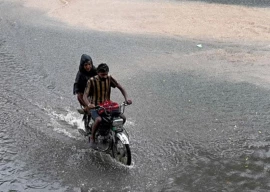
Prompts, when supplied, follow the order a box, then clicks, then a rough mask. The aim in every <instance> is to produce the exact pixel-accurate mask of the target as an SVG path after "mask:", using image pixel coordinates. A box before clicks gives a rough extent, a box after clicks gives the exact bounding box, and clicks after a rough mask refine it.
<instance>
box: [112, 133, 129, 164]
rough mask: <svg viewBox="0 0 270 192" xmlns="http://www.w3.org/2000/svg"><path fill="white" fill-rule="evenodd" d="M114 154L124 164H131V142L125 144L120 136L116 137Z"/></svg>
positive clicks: (113, 148)
mask: <svg viewBox="0 0 270 192" xmlns="http://www.w3.org/2000/svg"><path fill="white" fill-rule="evenodd" d="M112 156H113V158H115V159H116V160H117V161H119V162H120V163H122V164H124V165H130V164H131V152H130V147H129V144H123V143H122V141H121V140H120V139H119V138H116V141H115V143H114V144H113V147H112Z"/></svg>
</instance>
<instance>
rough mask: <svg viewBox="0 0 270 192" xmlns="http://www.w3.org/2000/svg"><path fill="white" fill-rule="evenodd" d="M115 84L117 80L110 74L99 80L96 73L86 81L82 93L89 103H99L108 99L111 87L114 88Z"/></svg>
mask: <svg viewBox="0 0 270 192" xmlns="http://www.w3.org/2000/svg"><path fill="white" fill-rule="evenodd" d="M117 85H118V83H117V81H116V80H115V79H114V78H113V77H112V76H111V75H108V77H107V79H105V80H101V79H100V78H99V76H98V75H96V76H94V77H91V78H90V79H89V80H88V81H87V86H86V88H85V90H84V93H85V94H86V95H87V96H88V97H89V101H90V103H92V104H94V105H100V103H102V102H104V101H109V100H110V96H111V87H113V88H115V87H117Z"/></svg>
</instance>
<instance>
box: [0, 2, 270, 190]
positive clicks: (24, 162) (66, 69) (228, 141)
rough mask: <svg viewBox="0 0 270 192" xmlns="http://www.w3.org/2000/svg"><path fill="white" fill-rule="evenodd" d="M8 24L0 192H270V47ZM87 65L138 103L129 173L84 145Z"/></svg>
mask: <svg viewBox="0 0 270 192" xmlns="http://www.w3.org/2000/svg"><path fill="white" fill-rule="evenodd" d="M6 10H10V11H6ZM16 12H17V13H18V15H16V14H11V13H16ZM0 13H1V14H0V15H1V20H0V24H1V26H4V27H1V28H0V33H1V37H0V64H1V68H0V76H1V82H0V84H1V86H0V87H1V88H0V102H1V114H0V124H1V131H0V141H1V151H0V158H1V162H0V191H44V192H45V191H46V192H47V191H183V192H186V191H202V192H204V191H209V192H210V191H213V192H214V191H260V192H265V191H269V190H270V182H269V169H270V164H269V157H270V153H269V145H270V136H269V124H270V121H269V115H270V114H269V111H270V110H269V109H270V99H269V98H270V97H269V96H270V86H269V84H268V81H267V77H268V75H269V74H268V71H269V70H268V69H269V66H268V65H267V62H265V60H263V59H264V58H267V56H269V47H268V45H267V44H266V45H261V44H260V45H258V44H249V45H242V44H238V43H220V42H206V41H203V40H201V41H197V40H192V39H184V38H168V37H159V36H142V35H140V36H138V35H137V36H136V35H123V34H117V33H109V32H108V33H101V32H95V31H80V30H78V29H75V28H71V27H69V26H66V25H64V24H62V23H58V22H56V21H52V20H49V19H45V18H43V16H42V14H41V13H38V12H36V13H35V14H36V17H37V18H36V19H35V22H36V21H40V23H39V22H37V23H35V24H33V22H34V21H32V20H31V14H29V13H28V12H27V10H25V9H23V8H22V7H21V6H20V5H18V6H17V7H16V6H15V5H14V4H12V3H8V2H2V3H1V4H0ZM21 15H23V16H24V17H19V16H21ZM27 21H28V22H27ZM198 44H201V45H202V47H200V46H199V47H198ZM82 53H88V54H90V55H91V56H92V58H93V61H94V64H95V65H98V63H101V62H106V63H108V65H109V66H110V68H111V74H112V75H113V76H114V77H115V78H116V79H117V80H118V81H119V82H120V83H121V84H122V85H123V86H124V87H125V88H126V91H127V92H128V95H129V96H130V98H131V99H132V100H133V105H131V106H129V107H127V108H126V113H125V114H126V116H127V123H126V128H127V130H128V132H129V134H130V142H131V144H130V147H131V152H132V158H133V159H132V166H130V167H126V166H123V165H120V164H119V163H117V162H115V161H114V160H113V159H112V158H111V157H110V156H109V155H106V154H103V153H99V152H95V151H92V150H90V149H89V146H88V143H87V140H86V139H85V138H82V137H81V135H80V134H79V133H78V130H77V129H78V128H81V127H82V122H81V118H82V116H81V115H80V114H78V113H77V112H76V109H77V108H78V107H79V106H78V103H77V101H76V97H75V96H73V95H72V88H73V82H74V79H75V75H76V72H77V70H78V65H79V59H80V56H81V54H82ZM240 56H241V57H240ZM247 56H249V57H247ZM251 56H252V57H251ZM239 58H240V59H239ZM112 99H113V100H115V101H117V102H121V101H123V98H122V96H121V94H120V91H118V90H113V91H112Z"/></svg>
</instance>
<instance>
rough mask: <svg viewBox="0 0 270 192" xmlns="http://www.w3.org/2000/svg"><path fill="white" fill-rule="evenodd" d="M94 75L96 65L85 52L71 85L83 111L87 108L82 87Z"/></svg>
mask: <svg viewBox="0 0 270 192" xmlns="http://www.w3.org/2000/svg"><path fill="white" fill-rule="evenodd" d="M95 75H97V71H96V67H95V66H94V65H93V61H92V58H91V57H90V56H89V55H87V54H82V56H81V61H80V65H79V71H78V72H77V75H76V78H75V83H74V86H73V94H74V95H77V99H78V101H79V103H80V105H81V106H82V108H83V109H84V110H85V111H86V110H87V105H86V104H85V103H84V100H83V93H84V89H85V87H86V85H87V81H88V80H89V79H90V78H91V77H94V76H95Z"/></svg>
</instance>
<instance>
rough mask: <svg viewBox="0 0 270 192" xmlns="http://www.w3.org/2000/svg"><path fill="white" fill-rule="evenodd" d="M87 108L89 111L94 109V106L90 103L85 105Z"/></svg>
mask: <svg viewBox="0 0 270 192" xmlns="http://www.w3.org/2000/svg"><path fill="white" fill-rule="evenodd" d="M87 108H89V109H93V108H95V105H94V104H90V103H89V104H88V105H87Z"/></svg>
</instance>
